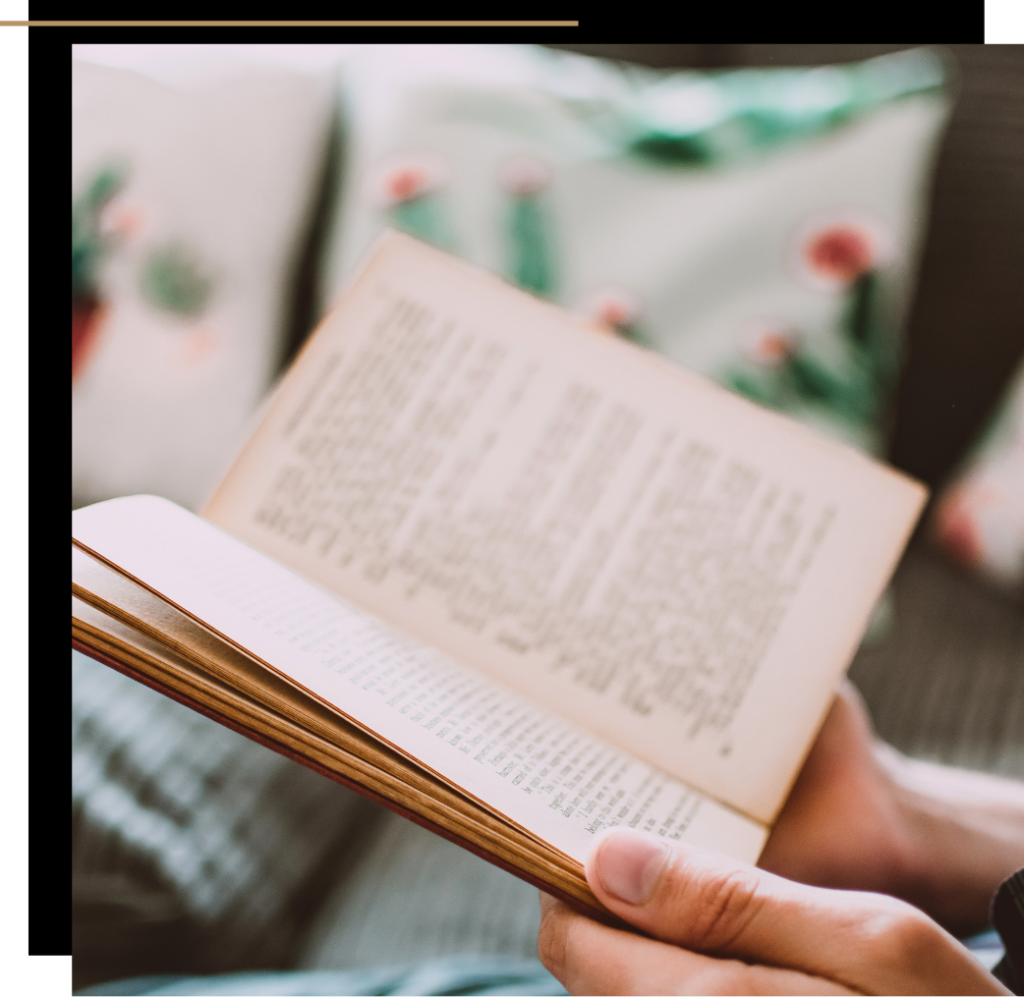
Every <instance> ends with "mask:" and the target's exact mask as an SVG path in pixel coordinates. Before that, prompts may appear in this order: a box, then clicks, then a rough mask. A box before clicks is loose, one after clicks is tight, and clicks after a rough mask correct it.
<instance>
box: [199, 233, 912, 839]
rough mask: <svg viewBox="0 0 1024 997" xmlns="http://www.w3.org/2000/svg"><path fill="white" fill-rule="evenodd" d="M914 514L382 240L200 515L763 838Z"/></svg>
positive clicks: (495, 286)
mask: <svg viewBox="0 0 1024 997" xmlns="http://www.w3.org/2000/svg"><path fill="white" fill-rule="evenodd" d="M923 498H924V490H923V488H922V487H921V486H919V485H916V484H915V483H912V482H910V481H909V480H908V479H905V478H903V477H902V476H900V475H898V474H896V473H895V472H892V471H890V470H888V469H885V468H883V467H882V466H881V465H878V464H876V463H875V462H873V461H870V460H869V459H867V458H865V457H863V456H862V455H860V454H858V453H856V452H854V451H852V450H850V449H848V448H846V447H843V446H841V445H839V444H836V443H834V442H832V441H830V440H827V439H825V438H823V437H821V436H818V435H816V434H815V433H813V432H812V431H810V430H808V429H806V428H804V427H802V426H799V425H797V424H796V423H793V422H792V421H790V420H787V419H784V418H782V417H781V416H778V415H776V414H773V413H770V412H768V411H766V410H764V409H761V408H759V407H757V406H754V405H753V404H751V403H749V402H746V401H745V400H743V399H740V398H737V397H735V396H733V395H731V394H729V393H727V392H725V391H724V390H722V389H720V388H718V387H717V386H715V385H713V384H711V383H710V382H707V381H705V380H703V379H701V378H698V377H696V376H694V375H690V374H687V373H686V372H684V371H683V370H681V369H679V368H678V367H675V366H674V365H671V364H669V363H667V362H666V361H663V360H661V359H660V358H658V357H656V356H655V355H653V354H651V353H649V352H647V351H644V350H641V349H639V348H637V347H634V346H632V345H631V344H628V343H625V342H622V341H619V340H614V339H612V338H610V337H607V336H599V335H596V334H595V333H594V331H593V330H591V329H590V328H589V327H587V326H585V325H583V324H582V323H579V322H577V321H576V320H574V319H572V318H571V317H570V316H568V315H566V314H565V313H563V312H562V311H560V310H558V309H556V308H554V307H553V306H550V305H548V304H545V303H543V302H540V301H538V300H537V299H535V298H532V297H530V296H529V295H527V294H525V293H522V292H520V291H517V290H515V289H512V288H509V287H507V286H506V285H504V284H503V283H502V282H500V281H499V280H497V278H494V277H492V276H491V275H489V274H486V273H483V272H482V271H476V270H474V269H472V268H470V267H467V266H465V265H462V264H459V263H457V262H455V261H453V260H452V259H451V258H450V257H448V256H446V255H445V254H442V253H440V252H438V251H436V250H433V249H431V248H429V247H425V246H423V245H422V244H419V243H417V242H415V241H414V240H411V239H409V238H407V237H404V236H398V235H394V234H392V235H391V236H389V237H387V238H385V240H383V242H382V244H381V245H380V247H379V248H378V250H377V251H376V253H375V255H373V256H372V258H371V261H370V263H369V265H368V267H367V268H366V270H365V271H364V272H363V274H362V275H361V276H360V277H359V278H358V280H357V281H356V282H355V284H354V285H353V286H352V287H351V288H350V290H349V291H348V292H347V294H346V295H345V297H344V298H343V299H342V301H341V302H340V303H339V305H338V306H337V308H336V309H335V310H334V312H333V313H332V314H331V316H330V317H329V318H328V319H327V320H326V321H325V323H324V325H323V326H322V327H321V328H320V330H319V331H318V332H317V333H316V335H315V336H314V338H313V339H312V341H311V342H310V343H309V344H308V346H307V347H306V349H305V350H304V352H303V353H302V354H301V356H300V358H299V360H298V361H297V363H296V364H295V366H294V367H293V369H292V370H291V371H290V373H289V375H288V376H287V378H286V379H285V381H284V383H283V384H282V386H281V389H280V390H279V392H278V395H277V398H276V400H275V403H274V404H273V406H272V407H271V409H270V411H269V413H268V415H267V417H266V418H265V420H264V421H263V423H262V424H261V426H260V427H259V428H258V430H257V432H256V433H255V435H254V437H253V438H252V440H251V441H250V443H249V444H248V446H247V447H246V448H245V450H244V451H243V453H242V455H241V457H240V459H239V461H238V462H237V463H236V465H235V467H234V468H233V469H232V471H231V472H230V473H229V474H228V476H227V478H226V480H225V481H224V483H223V484H222V486H221V488H220V489H219V491H218V492H217V494H216V496H215V497H214V499H213V501H212V502H211V504H210V506H209V508H208V509H207V511H206V515H207V516H208V518H209V519H210V520H211V521H213V522H215V523H217V524H218V525H221V526H223V527H224V528H225V529H227V530H228V531H229V532H231V533H232V534H233V535H235V536H238V537H240V538H241V539H244V540H245V541H246V542H247V543H250V544H251V545H253V546H255V547H257V548H259V549H260V550H263V551H265V552H267V553H268V554H270V555H271V556H273V557H274V558H276V559H278V560H280V561H281V562H282V563H284V564H287V565H289V566H291V567H293V568H294V569H295V570H296V571H299V572H300V573H302V574H303V575H305V576H306V577H308V578H311V579H313V580H315V581H317V582H318V583H319V584H321V585H323V586H324V587H325V588H327V589H329V590H330V591H332V592H335V593H337V594H338V595H340V596H342V597H343V598H345V599H347V600H349V601H350V602H352V603H354V604H356V605H359V606H361V607H364V608H366V609H368V610H369V611H371V612H373V613H374V614H377V615H379V616H380V617H382V618H384V619H386V620H387V621H388V622H389V623H391V624H392V625H393V626H394V627H396V628H397V629H399V630H401V631H402V632H404V633H407V634H409V635H410V636H412V637H414V638H416V639H418V640H421V641H423V642H425V643H428V644H430V645H431V646H433V647H435V648H438V649H440V650H441V651H443V652H444V653H446V654H448V655H450V656H452V657H454V658H456V659H457V660H459V661H461V662H463V663H465V664H467V665H469V666H471V667H472V668H474V669H476V670H479V671H480V672H481V673H483V674H487V675H490V676H492V677H494V678H497V679H499V680H500V681H502V682H503V683H505V684H506V685H510V686H512V687H514V688H515V689H516V690H517V691H519V692H521V693H523V694H524V695H526V696H528V697H530V698H532V699H533V700H534V701H535V702H537V703H539V704H541V705H543V706H546V707H548V708H549V709H552V710H555V711H557V712H559V713H560V714H561V715H562V716H564V717H566V718H568V719H571V720H572V721H574V722H575V723H577V724H579V725H582V726H584V727H586V728H588V729H589V730H590V731H591V732H593V733H595V734H597V735H598V736H600V737H601V738H603V739H605V740H608V741H611V742H612V743H614V744H616V745H617V746H619V747H621V748H623V749H624V750H627V751H629V752H630V753H632V754H635V755H637V756H638V757H640V758H643V759H645V760H646V761H648V762H650V763H652V764H654V765H656V766H657V767H659V768H660V769H662V770H663V771H666V772H667V773H669V774H671V775H673V776H675V777H676V778H679V779H681V780H683V781H685V782H687V783H689V784H691V785H695V786H697V787H698V788H700V789H702V790H704V791H705V792H707V793H710V794H712V795H714V796H716V797H717V798H718V799H721V800H723V801H725V802H726V803H728V804H730V805H731V806H734V807H737V808H739V809H741V810H743V811H745V812H746V813H749V814H750V815H752V816H753V817H755V818H756V819H757V820H760V821H764V822H770V821H771V820H772V819H773V818H774V816H775V814H776V813H777V811H778V809H779V807H780V806H781V804H782V801H783V800H784V798H785V795H786V792H787V791H788V787H789V784H790V782H791V780H792V778H793V777H794V775H795V773H796V771H797V769H798V767H799V764H800V761H801V759H802V757H803V754H804V753H805V752H806V750H807V748H808V746H809V744H810V742H811V740H812V738H813V736H814V733H815V731H816V729H817V727H818V725H819V724H820V722H821V720H822V718H823V716H824V713H825V711H826V710H827V707H828V704H829V701H830V698H831V695H832V693H833V690H834V689H835V686H836V683H837V681H838V679H839V677H840V675H841V673H842V671H843V670H844V668H845V667H846V665H847V663H848V662H849V659H850V657H851V656H852V654H853V652H854V650H855V648H856V646H857V642H858V640H859V638H860V635H861V633H862V632H863V628H864V626H865V624H866V621H867V619H868V617H869V615H870V612H871V610H872V608H873V605H874V603H875V601H876V600H877V598H878V596H879V595H880V593H881V591H882V589H883V587H884V585H885V582H886V581H887V579H888V577H889V574H890V573H891V571H892V569H893V567H894V565H895V563H896V560H897V558H898V556H899V553H900V551H901V549H902V546H903V544H904V542H905V540H906V537H907V536H908V534H909V530H910V528H911V526H912V524H913V522H914V520H915V519H916V516H917V514H918V512H919V509H920V506H921V504H922V502H923Z"/></svg>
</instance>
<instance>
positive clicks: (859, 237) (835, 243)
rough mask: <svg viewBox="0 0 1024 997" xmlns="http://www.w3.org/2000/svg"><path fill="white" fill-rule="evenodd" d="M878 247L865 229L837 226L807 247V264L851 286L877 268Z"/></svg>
mask: <svg viewBox="0 0 1024 997" xmlns="http://www.w3.org/2000/svg"><path fill="white" fill-rule="evenodd" d="M874 257H875V251H874V245H873V243H872V240H871V237H870V236H869V235H868V233H867V232H865V231H864V229H862V228H856V227H854V226H853V225H833V226H831V227H829V228H826V229H825V230H824V231H822V232H819V233H817V235H815V236H814V237H813V238H812V239H811V240H810V241H809V242H808V243H807V245H806V246H805V247H804V258H805V259H806V261H807V265H808V266H809V267H810V268H811V269H812V270H814V271H816V272H817V273H819V274H821V275H822V276H823V277H825V278H831V279H832V280H835V281H837V282H841V283H843V284H849V283H851V282H852V281H854V280H856V279H857V278H858V277H859V276H860V275H861V274H863V273H867V271H868V270H870V269H872V267H873V266H874V262H875V260H874Z"/></svg>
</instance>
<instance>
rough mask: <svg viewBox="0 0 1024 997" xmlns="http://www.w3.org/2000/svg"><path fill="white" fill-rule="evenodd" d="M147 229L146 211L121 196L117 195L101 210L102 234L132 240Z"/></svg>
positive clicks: (100, 225)
mask: <svg viewBox="0 0 1024 997" xmlns="http://www.w3.org/2000/svg"><path fill="white" fill-rule="evenodd" d="M145 229H146V213H145V212H144V211H143V210H142V208H141V207H140V206H139V205H138V204H136V203H134V202H132V201H130V200H126V199H125V198H123V197H121V196H117V195H115V197H114V198H113V199H112V200H111V201H110V202H108V203H107V204H106V205H105V206H104V207H103V210H102V211H101V212H100V216H99V230H100V234H101V235H104V236H107V237H111V236H115V237H118V238H121V239H124V240H126V241H130V240H133V239H136V238H138V237H139V236H140V235H141V234H142V233H143V231H145Z"/></svg>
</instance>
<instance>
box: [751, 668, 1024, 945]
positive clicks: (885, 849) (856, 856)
mask: <svg viewBox="0 0 1024 997" xmlns="http://www.w3.org/2000/svg"><path fill="white" fill-rule="evenodd" d="M758 865H760V866H761V867H762V868H764V869H767V870H769V871H771V872H775V873H778V874H779V875H782V876H785V877H787V878H789V879H796V880H799V881H801V882H804V883H810V884H812V885H816V886H827V887H838V888H842V889H856V890H871V891H874V892H879V893H889V894H892V895H893V896H897V897H900V898H902V899H904V900H907V901H909V902H911V903H913V904H915V905H916V906H918V907H920V908H921V909H922V910H924V911H925V912H926V913H927V914H929V915H930V916H931V917H933V918H934V919H935V920H937V921H938V922H939V923H940V924H942V925H943V926H944V927H945V928H947V929H948V930H950V931H952V932H954V933H955V934H958V935H966V934H969V933H971V932H975V931H980V930H983V929H984V928H986V927H987V926H988V912H989V904H990V903H991V900H992V896H993V894H994V893H995V891H996V888H997V887H998V886H999V884H1000V882H1002V880H1004V879H1005V878H1006V877H1007V876H1009V875H1010V874H1011V873H1013V872H1014V871H1016V870H1017V869H1019V868H1021V867H1024V784H1021V783H1018V782H1013V781H1011V780H1008V779H999V778H996V777H994V776H989V775H984V774H982V773H978V772H967V771H963V770H959V769H953V768H947V767H944V766H941V765H934V764H931V763H928V762H921V761H915V760H911V759H909V758H906V757H905V756H903V755H901V754H899V753H898V752H897V751H895V750H894V749H893V748H891V747H889V746H888V745H886V744H883V743H881V742H880V741H877V740H876V739H875V738H874V737H873V735H872V732H871V727H870V723H869V721H868V719H867V714H866V712H865V710H864V707H863V705H862V704H861V701H860V698H859V696H858V695H857V693H856V691H855V690H854V688H853V687H852V686H851V685H850V684H849V683H846V684H845V685H844V687H843V689H842V691H841V692H840V694H839V696H837V697H836V701H835V703H834V704H833V707H832V710H831V712H830V713H829V715H828V718H827V719H826V721H825V723H824V725H823V727H822V730H821V733H820V734H819V736H818V738H817V740H816V742H815V744H814V747H813V748H812V749H811V752H810V754H809V755H808V758H807V761H806V763H805V764H804V767H803V770H802V771H801V773H800V776H799V778H798V779H797V781H796V783H795V785H794V787H793V790H792V792H791V793H790V796H789V799H788V801H787V803H786V805H785V807H784V808H783V811H782V813H781V814H780V816H779V820H778V822H777V823H776V825H775V828H774V830H773V832H772V835H771V837H770V838H769V839H768V843H767V845H766V846H765V850H764V852H763V853H762V855H761V858H760V861H759V862H758Z"/></svg>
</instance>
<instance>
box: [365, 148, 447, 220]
mask: <svg viewBox="0 0 1024 997" xmlns="http://www.w3.org/2000/svg"><path fill="white" fill-rule="evenodd" d="M447 179H448V167H447V165H446V164H445V162H444V160H443V159H442V158H441V157H440V156H437V155H434V154H433V153H411V154H408V155H403V156H392V157H389V158H388V159H386V160H384V161H383V162H381V163H379V164H378V165H377V167H376V168H375V169H372V170H370V172H369V173H368V175H367V178H366V193H367V196H368V197H369V199H370V200H371V201H372V202H373V204H374V205H375V206H376V207H378V208H391V207H394V206H395V205H398V204H404V203H405V202H407V201H414V200H416V199H417V198H419V197H424V196H425V195H427V194H430V193H432V192H433V191H435V190H438V189H439V188H440V187H443V186H444V184H445V183H446V181H447Z"/></svg>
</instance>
